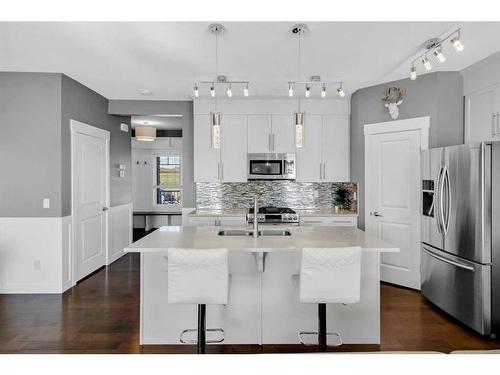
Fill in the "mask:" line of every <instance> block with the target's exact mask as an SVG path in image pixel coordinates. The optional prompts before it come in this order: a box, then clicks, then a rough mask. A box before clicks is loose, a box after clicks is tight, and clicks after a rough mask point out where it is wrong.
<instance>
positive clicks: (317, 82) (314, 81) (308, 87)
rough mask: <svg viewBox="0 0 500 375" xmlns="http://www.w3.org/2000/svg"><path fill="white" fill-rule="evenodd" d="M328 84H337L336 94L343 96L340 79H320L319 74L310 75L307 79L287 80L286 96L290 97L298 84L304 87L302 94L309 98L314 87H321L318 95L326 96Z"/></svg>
mask: <svg viewBox="0 0 500 375" xmlns="http://www.w3.org/2000/svg"><path fill="white" fill-rule="evenodd" d="M328 85H339V87H338V89H337V94H338V95H339V96H340V97H342V98H343V97H345V91H344V89H343V86H342V82H340V81H322V80H321V77H320V76H312V77H311V78H310V79H309V80H308V81H294V82H288V96H290V97H292V96H294V94H295V91H294V88H295V87H296V86H300V87H303V88H304V90H305V91H304V92H305V94H304V96H305V97H306V98H310V97H311V96H312V91H313V88H314V87H318V88H321V89H320V96H321V98H326V92H327V86H328Z"/></svg>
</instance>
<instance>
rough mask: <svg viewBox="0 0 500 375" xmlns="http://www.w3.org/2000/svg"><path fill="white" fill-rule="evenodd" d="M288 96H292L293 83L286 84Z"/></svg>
mask: <svg viewBox="0 0 500 375" xmlns="http://www.w3.org/2000/svg"><path fill="white" fill-rule="evenodd" d="M288 96H289V97H292V96H293V85H292V84H291V83H289V84H288Z"/></svg>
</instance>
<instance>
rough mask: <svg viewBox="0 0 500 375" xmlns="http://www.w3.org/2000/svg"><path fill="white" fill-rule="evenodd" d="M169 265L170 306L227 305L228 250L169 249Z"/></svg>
mask: <svg viewBox="0 0 500 375" xmlns="http://www.w3.org/2000/svg"><path fill="white" fill-rule="evenodd" d="M167 262H168V302H169V303H194V304H219V305H225V304H227V300H228V287H229V265H228V250H227V249H168V259H167Z"/></svg>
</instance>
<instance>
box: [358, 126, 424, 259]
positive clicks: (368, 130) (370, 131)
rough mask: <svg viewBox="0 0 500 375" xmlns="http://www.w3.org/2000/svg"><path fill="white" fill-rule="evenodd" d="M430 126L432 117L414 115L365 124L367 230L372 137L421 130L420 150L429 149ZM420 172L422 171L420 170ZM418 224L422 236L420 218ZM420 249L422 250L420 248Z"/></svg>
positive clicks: (370, 197) (370, 202)
mask: <svg viewBox="0 0 500 375" xmlns="http://www.w3.org/2000/svg"><path fill="white" fill-rule="evenodd" d="M429 128H430V117H429V116H423V117H414V118H410V119H405V120H394V121H386V122H379V123H373V124H366V125H364V136H365V191H364V197H365V231H366V229H367V224H368V222H369V219H370V214H369V212H370V210H369V209H368V208H369V207H371V206H372V203H373V202H372V196H371V194H369V193H368V189H367V188H366V187H367V186H369V184H370V175H371V171H372V170H373V161H372V160H371V158H370V157H367V155H371V151H372V150H371V137H372V136H374V135H378V134H387V133H400V132H406V131H414V130H419V131H420V150H421V151H422V150H427V149H428V148H429ZM418 157H419V160H420V158H421V156H420V154H419V155H418ZM419 172H420V171H419ZM420 206H421V205H420V204H419V205H418V207H419V212H420V210H421V207H420ZM417 225H418V228H417V229H418V234H419V236H420V233H421V222H420V220H419V221H418V223H417ZM419 251H420V250H419Z"/></svg>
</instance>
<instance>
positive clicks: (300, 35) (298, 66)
mask: <svg viewBox="0 0 500 375" xmlns="http://www.w3.org/2000/svg"><path fill="white" fill-rule="evenodd" d="M301 37H302V33H301V32H299V55H298V59H297V61H298V64H297V70H298V71H297V81H298V82H300V38H301ZM297 98H298V102H299V110H298V112H299V113H300V95H299V96H298V97H297Z"/></svg>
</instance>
